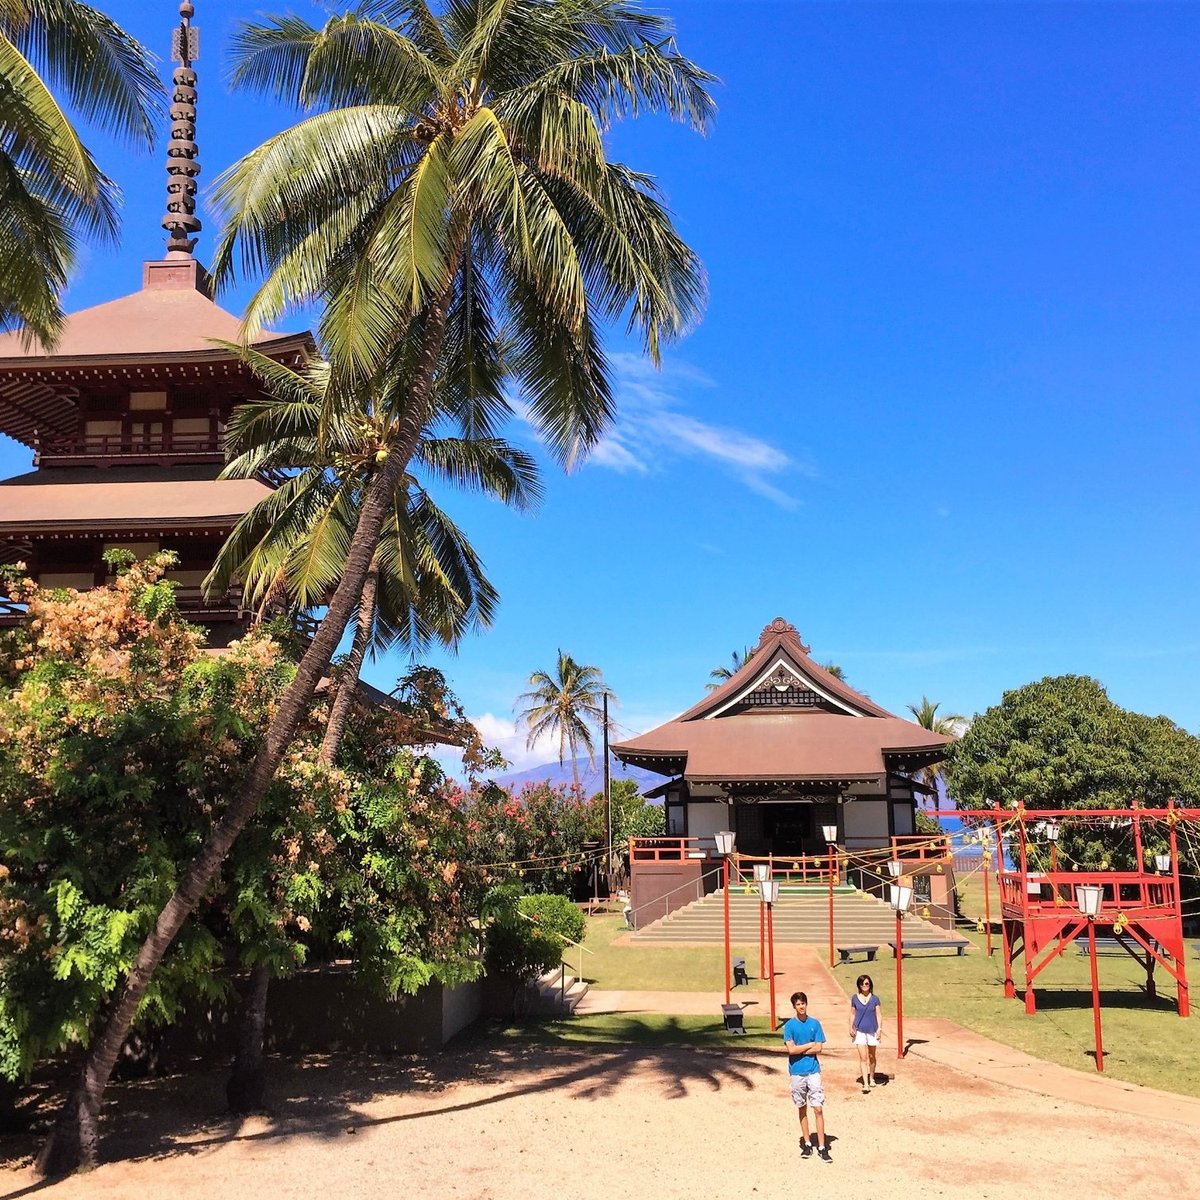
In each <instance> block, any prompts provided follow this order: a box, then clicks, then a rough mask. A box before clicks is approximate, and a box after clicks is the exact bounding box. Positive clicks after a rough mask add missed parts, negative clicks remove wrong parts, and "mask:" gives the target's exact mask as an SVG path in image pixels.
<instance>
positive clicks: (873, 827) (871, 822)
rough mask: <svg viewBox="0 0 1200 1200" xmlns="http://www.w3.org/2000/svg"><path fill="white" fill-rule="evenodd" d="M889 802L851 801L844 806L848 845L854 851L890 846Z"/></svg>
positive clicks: (843, 819)
mask: <svg viewBox="0 0 1200 1200" xmlns="http://www.w3.org/2000/svg"><path fill="white" fill-rule="evenodd" d="M888 803H889V801H887V800H851V801H850V802H849V803H848V804H843V805H842V821H843V824H844V828H845V837H846V844H847V845H848V846H849V847H850V848H851V849H852V850H861V849H864V848H867V847H870V846H886V845H888V844H889V838H890V836H891V835H890V834H889V832H888Z"/></svg>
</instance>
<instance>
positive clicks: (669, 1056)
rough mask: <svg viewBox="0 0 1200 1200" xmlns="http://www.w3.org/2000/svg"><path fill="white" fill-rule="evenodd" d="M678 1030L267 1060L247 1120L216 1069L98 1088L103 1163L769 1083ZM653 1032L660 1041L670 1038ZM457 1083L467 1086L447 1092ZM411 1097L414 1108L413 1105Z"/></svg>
mask: <svg viewBox="0 0 1200 1200" xmlns="http://www.w3.org/2000/svg"><path fill="white" fill-rule="evenodd" d="M660 1032H662V1031H661V1027H660ZM684 1033H685V1031H682V1030H681V1031H679V1034H680V1041H679V1044H673V1042H672V1044H660V1045H657V1046H656V1045H653V1044H649V1043H645V1042H639V1043H638V1044H633V1045H631V1044H628V1043H624V1042H621V1043H602V1042H592V1043H588V1044H579V1043H567V1042H565V1041H564V1042H559V1043H556V1044H547V1043H546V1042H542V1041H539V1042H536V1043H532V1042H522V1041H521V1040H520V1039H519V1038H507V1037H505V1038H502V1039H501V1040H499V1041H496V1042H490V1041H488V1040H486V1035H481V1036H475V1037H472V1038H470V1039H469V1040H467V1041H465V1042H462V1043H461V1044H459V1043H455V1044H453V1045H452V1046H451V1048H450V1049H448V1050H447V1051H445V1052H444V1053H442V1054H441V1055H438V1056H434V1057H430V1058H417V1057H410V1058H386V1057H380V1056H371V1055H361V1054H353V1055H351V1054H346V1055H322V1056H310V1057H307V1058H304V1059H302V1060H283V1059H275V1060H274V1061H273V1062H272V1064H271V1066H270V1083H269V1093H270V1096H271V1101H272V1106H271V1110H270V1112H269V1113H266V1114H263V1115H261V1116H257V1117H235V1116H232V1115H230V1114H228V1113H227V1112H226V1111H225V1094H224V1085H225V1079H226V1072H225V1071H224V1070H223V1069H221V1070H217V1069H208V1070H197V1071H194V1072H189V1073H187V1074H183V1075H176V1076H172V1077H169V1078H164V1079H154V1080H143V1081H140V1082H137V1083H131V1084H117V1085H113V1086H112V1087H111V1088H110V1091H109V1095H110V1104H109V1107H108V1110H107V1113H106V1119H105V1138H104V1143H103V1146H102V1157H103V1160H104V1161H106V1162H113V1161H122V1160H134V1161H138V1160H147V1159H172V1158H178V1157H181V1156H189V1155H198V1154H202V1153H204V1152H206V1151H208V1150H211V1149H212V1148H214V1147H215V1146H218V1145H221V1144H224V1143H229V1142H260V1141H266V1142H269V1141H276V1140H281V1139H288V1138H293V1137H305V1138H317V1139H322V1140H333V1139H337V1138H342V1137H346V1136H352V1135H353V1134H355V1133H357V1132H358V1131H360V1130H366V1129H370V1128H374V1127H379V1126H385V1125H393V1124H397V1123H401V1122H420V1121H421V1120H423V1119H426V1118H429V1117H433V1116H438V1115H442V1114H446V1113H456V1112H467V1111H471V1110H475V1109H484V1108H487V1107H489V1106H492V1105H496V1104H501V1103H503V1102H504V1101H506V1100H509V1099H513V1098H516V1097H520V1096H527V1095H533V1094H537V1093H540V1092H550V1091H555V1090H559V1089H563V1088H566V1089H570V1091H571V1094H572V1096H573V1098H575V1099H578V1100H581V1101H585V1102H591V1101H603V1100H606V1099H609V1098H610V1097H611V1096H613V1095H614V1094H615V1092H616V1090H617V1087H618V1085H619V1084H620V1083H621V1081H622V1080H624V1079H626V1078H627V1077H628V1076H629V1075H630V1073H631V1072H636V1073H637V1075H638V1080H639V1085H640V1086H643V1087H645V1088H647V1089H654V1090H655V1091H656V1092H657V1094H658V1096H659V1098H661V1099H662V1100H663V1101H671V1100H675V1099H680V1098H682V1097H684V1096H686V1095H687V1094H688V1093H689V1091H690V1090H692V1089H695V1088H697V1087H703V1088H708V1089H710V1090H713V1091H720V1090H722V1089H724V1088H735V1089H741V1090H746V1091H748V1090H751V1089H753V1088H754V1087H756V1086H757V1085H758V1084H759V1083H761V1082H763V1081H765V1080H771V1079H775V1078H776V1077H777V1076H778V1073H779V1072H778V1056H777V1055H774V1054H772V1053H771V1052H770V1051H765V1050H760V1049H757V1048H755V1047H753V1046H745V1045H744V1044H742V1043H738V1044H736V1045H731V1044H728V1043H726V1044H724V1045H718V1046H704V1045H696V1044H694V1043H695V1038H694V1036H693V1038H692V1042H693V1044H690V1045H688V1044H685V1042H684ZM664 1036H666V1037H668V1038H669V1036H670V1035H669V1031H668V1032H667V1034H666V1035H664ZM463 1083H472V1084H473V1085H474V1087H473V1088H469V1089H462V1088H458V1087H456V1086H455V1085H458V1084H463ZM388 1096H396V1097H397V1098H404V1099H405V1101H406V1102H408V1103H407V1107H406V1110H405V1111H401V1112H393V1113H388V1112H386V1111H383V1112H381V1111H380V1108H381V1106H380V1104H379V1102H380V1101H381V1100H385V1099H386V1098H387V1097H388ZM414 1097H417V1098H419V1099H420V1101H421V1103H420V1104H419V1105H418V1106H417V1107H415V1108H414V1107H413V1106H412V1104H411V1101H412V1099H413V1098H414ZM39 1133H44V1129H43V1130H37V1131H31V1136H30V1140H29V1141H28V1144H26V1145H25V1146H24V1147H23V1148H22V1149H21V1150H20V1151H19V1152H18V1153H17V1155H16V1157H17V1158H21V1157H24V1156H26V1155H30V1154H32V1153H33V1152H34V1150H35V1149H36V1146H37V1141H36V1138H35V1136H34V1135H35V1134H39ZM14 1149H15V1148H14ZM11 1161H12V1158H10V1162H11ZM0 1200H4V1198H3V1197H0Z"/></svg>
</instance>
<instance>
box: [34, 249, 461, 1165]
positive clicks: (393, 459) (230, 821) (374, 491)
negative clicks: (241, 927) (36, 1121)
mask: <svg viewBox="0 0 1200 1200" xmlns="http://www.w3.org/2000/svg"><path fill="white" fill-rule="evenodd" d="M460 256H461V251H460ZM456 273H457V269H456V270H455V271H454V272H452V273H451V280H453V278H454V275H455V274H456ZM451 286H452V284H448V285H447V287H446V289H445V291H444V292H443V293H442V294H441V295H440V296H439V297H438V298H437V299H436V300H435V301H433V303H432V304H431V305H430V309H429V313H428V319H427V321H426V323H425V329H424V344H423V346H422V348H421V355H420V359H419V362H418V365H417V370H416V372H415V380H414V384H413V388H412V393H411V406H410V409H409V411H408V413H407V415H406V416H405V417H404V418H403V419H402V420H401V421H400V423H399V426H398V429H397V433H396V437H395V440H394V441H393V443H392V445H391V446H390V447H389V452H388V456H387V458H386V459H385V460H384V464H383V468H382V469H381V471H380V472H379V474H378V475H377V476H376V477H375V480H374V482H373V483H372V485H371V486H370V488H369V489H368V491H367V493H366V495H365V497H364V499H363V506H362V511H361V513H360V515H359V520H358V526H357V528H356V529H355V531H354V537H353V538H352V539H351V542H350V550H349V553H348V554H347V556H346V563H345V568H344V571H343V574H342V578H341V580H340V581H339V583H338V585H337V588H336V589H335V590H334V593H333V596H332V598H331V599H330V602H329V608H328V610H327V612H326V615H325V619H324V620H323V621H322V622H321V624H320V626H319V627H318V629H317V632H316V635H315V636H314V637H313V640H312V642H311V643H309V647H308V650H307V651H306V652H305V654H304V657H303V658H302V659H301V660H300V665H299V667H298V668H297V670H296V676H295V678H294V679H293V680H292V682H291V684H290V685H289V686H288V688H287V691H285V692H284V694H283V697H282V699H281V700H280V702H279V708H278V710H277V712H276V714H275V719H274V720H273V721H272V722H271V724H270V726H269V727H268V729H267V732H266V736H265V737H264V738H263V743H262V746H261V747H260V748H259V751H258V753H257V755H256V756H255V758H254V762H253V764H252V765H251V767H250V771H249V774H248V775H247V776H246V779H245V781H244V782H243V783H242V786H241V788H240V790H239V792H238V794H237V796H236V797H235V799H234V800H233V802H232V803H231V804H230V806H229V808H228V809H227V810H226V812H225V815H224V816H223V817H222V818H221V820H220V821H218V822H217V824H216V825H215V826H214V827H213V830H212V833H211V834H210V835H209V837H208V840H207V841H206V842H205V844H204V846H203V847H202V848H201V850H200V853H199V855H198V856H197V857H196V859H195V861H194V862H193V863H192V865H191V866H190V867H189V868H188V869H187V871H185V872H184V874H183V875H182V877H181V878H180V880H179V883H178V885H177V886H176V888H175V892H174V894H173V895H172V896H171V898H170V900H168V901H167V903H166V905H165V906H164V908H163V910H162V912H160V913H159V915H158V919H157V921H156V922H155V924H154V929H153V930H152V931H151V933H150V935H149V937H147V938H146V940H145V942H144V943H143V944H142V948H141V950H140V951H139V952H138V956H137V959H136V961H135V962H134V965H133V968H132V969H131V970H130V972H129V974H128V976H127V977H126V979H125V983H124V986H123V987H122V989H121V991H120V993H119V995H118V997H117V999H116V1002H115V1004H114V1005H113V1007H112V1009H111V1010H110V1013H109V1016H108V1020H107V1022H106V1023H105V1024H104V1025H103V1027H102V1028H100V1029H98V1030H97V1032H96V1035H95V1037H94V1038H93V1039H92V1041H91V1045H90V1048H89V1050H88V1055H87V1058H86V1060H85V1061H84V1064H83V1068H82V1070H81V1072H80V1075H79V1077H78V1079H77V1081H76V1083H75V1086H74V1088H73V1089H72V1091H71V1094H70V1095H69V1096H68V1098H67V1101H66V1104H65V1105H64V1107H63V1110H62V1113H61V1114H60V1116H59V1119H58V1121H57V1123H56V1124H55V1127H54V1129H53V1131H52V1132H51V1134H50V1136H49V1138H48V1139H47V1141H46V1143H45V1145H44V1146H43V1147H42V1151H41V1153H40V1154H39V1155H38V1159H37V1170H38V1172H39V1173H40V1174H42V1175H49V1176H57V1175H65V1174H68V1173H70V1172H71V1171H74V1170H76V1169H78V1168H79V1167H81V1166H93V1165H95V1163H96V1161H97V1155H98V1152H99V1130H98V1119H99V1114H100V1104H101V1101H102V1100H103V1098H104V1090H105V1088H106V1087H107V1086H108V1081H109V1077H110V1076H111V1075H112V1069H113V1065H114V1064H115V1063H116V1060H117V1055H118V1054H120V1052H121V1046H122V1045H123V1044H124V1042H125V1038H126V1037H127V1036H128V1034H129V1029H130V1026H131V1025H132V1023H133V1018H134V1014H135V1013H136V1012H137V1009H138V1005H139V1004H141V1002H142V998H143V997H144V996H145V994H146V989H147V987H148V986H149V984H150V979H151V976H152V975H153V974H154V972H155V970H156V969H157V967H158V965H159V963H160V962H161V961H162V958H163V955H164V954H166V952H167V950H168V949H169V948H170V946H171V943H172V942H173V941H174V940H175V935H176V934H177V933H178V932H179V929H180V927H181V926H182V925H183V922H184V921H185V920H186V919H187V917H188V914H189V913H191V911H192V909H193V908H195V906H196V905H197V904H198V903H199V901H200V898H201V896H203V895H204V892H205V890H206V889H207V888H208V886H209V884H210V883H211V882H212V878H213V876H214V875H215V874H216V872H217V868H218V867H220V865H221V863H222V862H223V861H224V859H225V857H226V855H228V853H229V850H230V847H232V845H233V843H234V841H235V840H236V838H237V836H238V834H239V833H241V831H242V830H243V829H244V828H245V826H246V823H247V822H248V821H249V820H250V818H251V817H252V816H253V815H254V813H255V811H256V810H257V809H258V806H259V803H260V802H261V800H262V797H263V795H264V794H265V793H266V790H267V788H268V787H269V786H270V784H271V780H272V779H273V778H274V776H275V771H276V769H277V768H278V766H279V763H280V761H281V760H282V759H283V756H284V754H285V753H286V752H287V750H288V747H289V746H290V745H291V744H292V740H293V738H294V737H295V736H296V731H297V730H298V729H299V728H300V724H301V722H302V721H303V720H304V717H305V715H306V713H307V712H308V708H309V705H310V703H311V702H312V698H313V695H314V693H315V692H316V689H317V684H318V683H320V681H321V678H322V677H323V676H324V675H325V673H326V672H327V671H328V670H329V664H330V661H331V660H332V658H333V654H334V651H335V650H336V649H337V646H338V642H339V641H341V638H342V634H343V633H344V632H345V629H346V626H347V625H348V624H349V621H350V614H351V613H352V612H353V611H354V608H355V606H356V605H357V604H358V603H359V600H360V597H361V596H362V590H363V585H364V584H365V583H366V579H367V573H368V572H369V571H370V569H371V563H372V561H373V559H374V557H375V551H376V547H377V545H378V541H379V533H380V530H382V529H383V524H384V521H385V520H386V519H387V515H388V513H389V512H390V511H391V508H392V503H393V497H394V495H395V491H396V489H397V488H398V487H399V486H400V484H401V483H402V482H403V479H404V474H405V471H406V470H407V468H408V463H409V460H410V459H411V458H412V456H413V453H414V451H415V450H416V446H417V442H418V440H419V438H420V435H421V430H422V429H423V428H424V425H425V423H426V421H427V420H428V418H429V414H430V412H431V408H432V404H431V400H432V392H433V378H434V370H435V368H436V366H437V363H438V359H439V358H440V356H441V353H442V345H443V343H444V342H445V338H446V317H447V314H448V312H449V308H450V292H451Z"/></svg>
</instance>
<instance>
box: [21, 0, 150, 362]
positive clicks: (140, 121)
mask: <svg viewBox="0 0 1200 1200" xmlns="http://www.w3.org/2000/svg"><path fill="white" fill-rule="evenodd" d="M55 91H61V92H62V93H63V94H64V95H65V98H66V99H67V101H68V102H69V103H70V104H71V105H72V106H74V108H75V109H76V110H77V111H78V112H79V113H80V114H81V115H82V116H83V118H84V119H85V120H91V121H93V122H94V123H95V124H97V125H98V126H99V127H100V128H102V129H105V130H107V131H109V132H112V133H114V134H116V135H117V136H119V137H121V138H123V139H124V140H126V141H127V142H128V143H130V144H131V145H134V146H138V147H141V148H145V149H148V148H149V147H150V145H151V143H152V141H153V137H154V129H155V122H156V118H157V116H158V113H159V111H160V108H161V104H160V101H161V98H162V96H163V89H162V84H161V83H160V82H159V79H158V76H157V74H156V72H155V70H154V66H153V60H152V59H151V57H150V54H149V52H148V51H147V50H146V49H145V48H144V47H143V46H141V45H139V44H138V43H137V42H136V41H134V40H133V39H132V38H131V37H130V36H129V35H128V34H127V33H125V32H124V31H123V30H121V28H120V27H119V26H118V25H117V24H116V23H115V22H113V21H112V20H111V19H110V18H108V17H106V16H105V15H104V14H103V13H100V12H97V11H96V9H94V8H91V7H89V6H88V5H86V4H80V3H78V2H77V0H0V328H14V327H23V328H24V329H25V330H26V331H27V332H28V333H29V335H30V336H31V337H33V338H36V339H37V340H39V341H40V342H42V343H43V344H44V345H46V346H49V345H52V344H53V342H54V339H55V338H56V337H57V335H58V332H59V329H60V327H61V325H62V319H63V313H62V309H61V307H60V306H59V294H60V293H61V292H62V290H63V289H64V288H65V287H66V286H67V283H68V281H69V279H70V275H71V271H72V268H73V267H74V264H75V257H76V252H77V249H78V246H79V242H80V240H81V238H83V237H85V236H94V237H98V238H101V239H113V238H115V236H116V233H117V229H118V217H117V208H118V202H119V192H118V189H117V187H116V185H115V184H114V183H113V182H112V180H111V179H109V178H108V177H107V176H106V175H104V173H103V172H102V171H101V170H100V168H99V167H98V166H97V165H96V162H95V160H94V159H93V158H92V155H91V153H90V152H89V151H88V149H87V147H86V146H85V145H84V144H83V142H82V141H81V140H80V137H79V134H78V133H77V132H76V130H75V127H74V125H73V124H72V123H71V121H70V119H69V118H68V116H67V114H66V113H65V112H64V111H63V109H62V108H61V107H60V105H59V102H58V100H57V99H56V98H55V95H54V92H55Z"/></svg>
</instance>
